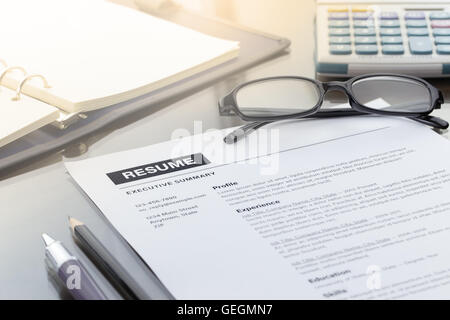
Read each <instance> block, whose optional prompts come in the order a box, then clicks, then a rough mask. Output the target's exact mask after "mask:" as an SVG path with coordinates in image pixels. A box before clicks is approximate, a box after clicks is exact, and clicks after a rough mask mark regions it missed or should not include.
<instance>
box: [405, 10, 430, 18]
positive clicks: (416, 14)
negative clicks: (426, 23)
mask: <svg viewBox="0 0 450 320" xmlns="http://www.w3.org/2000/svg"><path fill="white" fill-rule="evenodd" d="M405 19H406V20H424V19H425V13H423V12H422V11H412V12H407V13H405Z"/></svg>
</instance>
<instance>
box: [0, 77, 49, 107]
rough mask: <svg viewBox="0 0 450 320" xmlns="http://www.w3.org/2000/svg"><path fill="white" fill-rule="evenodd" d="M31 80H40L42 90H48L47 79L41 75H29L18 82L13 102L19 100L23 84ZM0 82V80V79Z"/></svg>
mask: <svg viewBox="0 0 450 320" xmlns="http://www.w3.org/2000/svg"><path fill="white" fill-rule="evenodd" d="M33 78H39V79H41V80H42V82H43V83H44V88H50V86H49V84H48V82H47V79H45V77H44V76H43V75H40V74H30V75H29V76H26V77H25V78H23V79H22V80H20V83H19V86H18V87H17V89H16V96H15V97H13V98H12V100H13V101H17V100H20V94H21V92H22V88H23V85H24V84H25V82H27V81H28V80H31V79H33ZM0 80H1V78H0Z"/></svg>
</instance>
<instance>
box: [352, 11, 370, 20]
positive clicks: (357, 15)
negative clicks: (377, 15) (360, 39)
mask: <svg viewBox="0 0 450 320" xmlns="http://www.w3.org/2000/svg"><path fill="white" fill-rule="evenodd" d="M372 17H373V13H372V12H354V13H353V20H367V19H370V18H372Z"/></svg>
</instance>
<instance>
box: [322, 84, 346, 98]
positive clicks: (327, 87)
mask: <svg viewBox="0 0 450 320" xmlns="http://www.w3.org/2000/svg"><path fill="white" fill-rule="evenodd" d="M322 86H323V90H324V93H323V94H324V95H325V94H326V93H327V92H330V91H340V92H342V93H344V94H345V95H346V96H347V98H348V99H349V101H350V100H351V96H350V93H349V92H348V88H347V86H346V83H345V82H341V81H330V82H324V83H322Z"/></svg>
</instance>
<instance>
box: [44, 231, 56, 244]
mask: <svg viewBox="0 0 450 320" xmlns="http://www.w3.org/2000/svg"><path fill="white" fill-rule="evenodd" d="M42 239H43V240H44V243H45V246H47V247H48V246H49V245H51V244H52V243H53V242H55V239H53V238H52V237H50V236H49V235H48V234H46V233H43V234H42Z"/></svg>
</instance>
